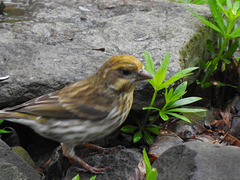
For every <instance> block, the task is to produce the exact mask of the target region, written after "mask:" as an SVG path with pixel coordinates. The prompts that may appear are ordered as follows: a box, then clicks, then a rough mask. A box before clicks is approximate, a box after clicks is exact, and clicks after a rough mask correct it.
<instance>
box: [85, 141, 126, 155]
mask: <svg viewBox="0 0 240 180" xmlns="http://www.w3.org/2000/svg"><path fill="white" fill-rule="evenodd" d="M81 145H82V146H84V147H86V148H90V149H96V150H97V151H99V152H101V153H110V152H113V151H116V150H119V149H122V148H124V147H123V146H121V145H119V146H116V147H113V148H103V147H101V146H97V145H95V144H89V143H83V144H81Z"/></svg>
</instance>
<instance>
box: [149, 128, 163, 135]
mask: <svg viewBox="0 0 240 180" xmlns="http://www.w3.org/2000/svg"><path fill="white" fill-rule="evenodd" d="M159 129H160V126H157V127H148V128H146V130H148V131H150V132H151V133H153V134H156V135H158V134H159Z"/></svg>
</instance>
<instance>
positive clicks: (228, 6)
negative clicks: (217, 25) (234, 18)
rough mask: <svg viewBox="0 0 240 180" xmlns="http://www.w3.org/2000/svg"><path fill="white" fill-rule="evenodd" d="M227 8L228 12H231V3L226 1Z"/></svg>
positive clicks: (229, 0) (228, 0)
mask: <svg viewBox="0 0 240 180" xmlns="http://www.w3.org/2000/svg"><path fill="white" fill-rule="evenodd" d="M227 8H228V10H230V11H231V10H232V2H231V0H227Z"/></svg>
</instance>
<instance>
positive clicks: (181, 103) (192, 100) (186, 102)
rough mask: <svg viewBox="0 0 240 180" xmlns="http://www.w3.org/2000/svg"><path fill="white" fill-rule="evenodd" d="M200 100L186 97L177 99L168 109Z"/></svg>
mask: <svg viewBox="0 0 240 180" xmlns="http://www.w3.org/2000/svg"><path fill="white" fill-rule="evenodd" d="M201 99H202V98H200V97H187V98H183V99H179V100H177V101H176V102H174V103H173V104H172V105H171V106H168V109H170V108H174V107H179V106H183V105H187V104H191V103H193V102H196V101H199V100H201Z"/></svg>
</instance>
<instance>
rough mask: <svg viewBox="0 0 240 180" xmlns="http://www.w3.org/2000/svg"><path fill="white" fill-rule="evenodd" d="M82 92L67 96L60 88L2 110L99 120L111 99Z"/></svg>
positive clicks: (106, 110)
mask: <svg viewBox="0 0 240 180" xmlns="http://www.w3.org/2000/svg"><path fill="white" fill-rule="evenodd" d="M82 93H84V92H82ZM82 93H81V91H78V95H76V96H68V95H66V94H64V93H61V90H60V91H56V92H54V93H50V94H46V95H43V96H40V97H38V98H36V99H33V100H30V101H27V102H26V103H23V104H20V105H18V106H14V107H12V108H6V109H4V110H5V111H14V112H21V113H27V114H30V115H35V116H42V117H51V118H59V119H71V118H78V119H82V120H100V119H103V118H105V117H107V115H108V114H109V112H110V110H111V109H110V107H109V103H113V101H112V99H106V98H104V97H102V96H99V94H98V93H87V94H82ZM81 94H82V95H81Z"/></svg>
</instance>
